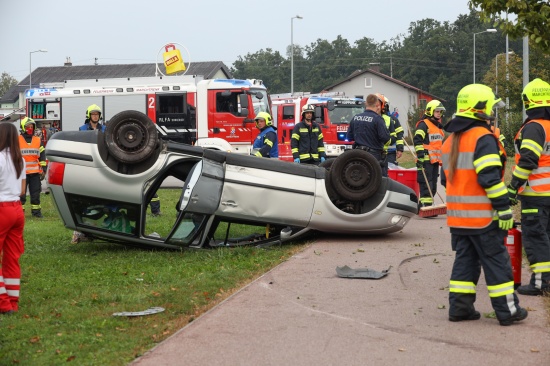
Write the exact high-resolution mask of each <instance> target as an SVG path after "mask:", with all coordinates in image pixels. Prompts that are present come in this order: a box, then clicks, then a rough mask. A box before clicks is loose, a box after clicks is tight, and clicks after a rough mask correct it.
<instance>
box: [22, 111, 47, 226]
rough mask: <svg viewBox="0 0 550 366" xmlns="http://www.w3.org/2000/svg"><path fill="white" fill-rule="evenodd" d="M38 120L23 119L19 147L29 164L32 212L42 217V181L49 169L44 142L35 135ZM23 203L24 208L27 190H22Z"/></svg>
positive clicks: (27, 170) (28, 180)
mask: <svg viewBox="0 0 550 366" xmlns="http://www.w3.org/2000/svg"><path fill="white" fill-rule="evenodd" d="M35 130H36V122H35V121H34V120H33V119H32V118H29V117H25V118H23V120H21V135H20V136H19V147H20V148H21V153H22V155H23V159H25V162H26V164H27V169H26V174H27V176H26V179H27V186H28V187H29V195H30V196H31V213H32V216H33V217H36V218H39V219H41V218H42V217H43V216H42V206H40V193H41V192H42V183H41V181H42V180H43V179H44V176H45V174H46V170H47V163H46V154H45V153H44V150H45V149H44V144H43V143H42V141H41V139H40V138H39V137H38V136H35V135H34V131H35ZM20 200H21V204H22V205H23V209H24V208H25V203H26V202H27V195H26V192H21V197H20Z"/></svg>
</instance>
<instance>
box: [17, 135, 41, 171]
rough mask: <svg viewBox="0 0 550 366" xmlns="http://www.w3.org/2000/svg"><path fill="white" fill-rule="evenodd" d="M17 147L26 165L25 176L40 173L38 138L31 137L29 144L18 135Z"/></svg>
mask: <svg viewBox="0 0 550 366" xmlns="http://www.w3.org/2000/svg"><path fill="white" fill-rule="evenodd" d="M19 147H20V148H21V154H22V155H23V159H25V163H26V164H27V169H26V171H25V173H26V174H36V173H42V168H41V167H40V138H39V137H37V136H33V137H32V140H31V142H30V143H27V141H25V138H24V137H23V136H21V135H19Z"/></svg>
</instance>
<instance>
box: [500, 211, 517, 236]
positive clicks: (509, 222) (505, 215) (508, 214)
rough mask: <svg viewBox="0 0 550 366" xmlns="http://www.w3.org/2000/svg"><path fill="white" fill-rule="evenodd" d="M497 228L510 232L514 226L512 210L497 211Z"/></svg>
mask: <svg viewBox="0 0 550 366" xmlns="http://www.w3.org/2000/svg"><path fill="white" fill-rule="evenodd" d="M497 213H498V227H499V228H500V229H502V230H506V231H508V230H510V229H511V228H512V227H513V226H514V217H513V216H512V210H510V209H507V210H505V211H498V212H497Z"/></svg>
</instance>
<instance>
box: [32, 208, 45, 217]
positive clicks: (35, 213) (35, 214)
mask: <svg viewBox="0 0 550 366" xmlns="http://www.w3.org/2000/svg"><path fill="white" fill-rule="evenodd" d="M31 214H32V217H36V218H37V219H41V218H43V217H44V216H42V211H40V210H32V211H31Z"/></svg>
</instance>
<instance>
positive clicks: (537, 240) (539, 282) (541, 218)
mask: <svg viewBox="0 0 550 366" xmlns="http://www.w3.org/2000/svg"><path fill="white" fill-rule="evenodd" d="M519 198H520V200H521V239H522V244H523V247H524V248H525V253H526V254H527V259H528V260H529V264H530V265H533V264H539V263H550V220H549V218H550V197H543V196H521V195H520V196H519ZM541 267H548V266H541ZM542 270H544V271H546V272H538V273H535V272H533V273H532V274H531V281H530V284H531V285H532V286H534V287H536V288H538V289H539V290H542V289H549V288H550V269H549V268H544V269H542Z"/></svg>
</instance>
